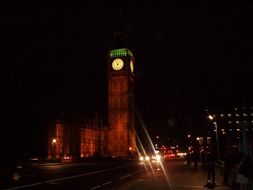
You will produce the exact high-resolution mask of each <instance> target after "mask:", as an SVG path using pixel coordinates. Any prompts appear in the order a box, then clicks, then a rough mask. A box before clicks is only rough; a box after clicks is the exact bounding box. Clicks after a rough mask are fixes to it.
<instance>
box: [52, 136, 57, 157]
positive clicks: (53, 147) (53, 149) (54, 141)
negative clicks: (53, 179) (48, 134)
mask: <svg viewBox="0 0 253 190" xmlns="http://www.w3.org/2000/svg"><path fill="white" fill-rule="evenodd" d="M55 144H56V139H55V138H53V139H52V154H53V156H55V154H56V151H55Z"/></svg>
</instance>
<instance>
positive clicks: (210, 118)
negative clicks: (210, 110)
mask: <svg viewBox="0 0 253 190" xmlns="http://www.w3.org/2000/svg"><path fill="white" fill-rule="evenodd" d="M208 119H209V120H211V121H213V124H214V127H215V136H216V147H217V159H218V161H219V160H220V147H219V136H218V126H217V122H216V121H214V116H212V115H209V116H208Z"/></svg>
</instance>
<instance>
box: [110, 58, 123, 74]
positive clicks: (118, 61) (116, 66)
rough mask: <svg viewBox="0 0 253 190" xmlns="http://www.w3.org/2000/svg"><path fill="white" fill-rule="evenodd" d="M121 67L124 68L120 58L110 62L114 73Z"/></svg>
mask: <svg viewBox="0 0 253 190" xmlns="http://www.w3.org/2000/svg"><path fill="white" fill-rule="evenodd" d="M123 66H124V62H123V60H122V59H120V58H117V59H114V60H113V62H112V68H113V69H114V70H116V71H118V70H120V69H122V68H123Z"/></svg>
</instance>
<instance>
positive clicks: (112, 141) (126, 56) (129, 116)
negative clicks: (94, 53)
mask: <svg viewBox="0 0 253 190" xmlns="http://www.w3.org/2000/svg"><path fill="white" fill-rule="evenodd" d="M134 64H135V60H134V56H133V53H132V52H131V51H130V49H128V48H127V46H126V34H125V33H123V32H117V33H114V43H113V46H112V48H111V49H110V50H109V52H108V61H107V72H108V130H109V131H108V153H109V154H110V155H111V156H113V157H128V156H133V155H134V154H135V153H136V130H135V108H134V105H135V104H134Z"/></svg>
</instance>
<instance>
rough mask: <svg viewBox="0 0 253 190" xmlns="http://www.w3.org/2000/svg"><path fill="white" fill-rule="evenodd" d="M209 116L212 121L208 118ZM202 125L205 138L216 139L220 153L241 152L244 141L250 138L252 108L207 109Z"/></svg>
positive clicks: (252, 116)
mask: <svg viewBox="0 0 253 190" xmlns="http://www.w3.org/2000/svg"><path fill="white" fill-rule="evenodd" d="M209 115H211V116H212V117H213V120H210V119H209V118H208V116H209ZM203 119H204V123H205V127H206V130H205V131H206V132H207V134H206V135H207V136H209V137H213V138H216V137H215V136H216V135H215V134H216V129H215V126H214V122H216V124H217V136H218V141H219V145H220V152H221V153H224V152H239V151H240V152H241V151H242V149H243V148H244V147H243V146H245V145H244V142H245V140H248V139H249V138H252V134H253V107H252V106H248V107H246V106H233V107H226V108H209V109H206V110H205V114H204V117H203Z"/></svg>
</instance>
